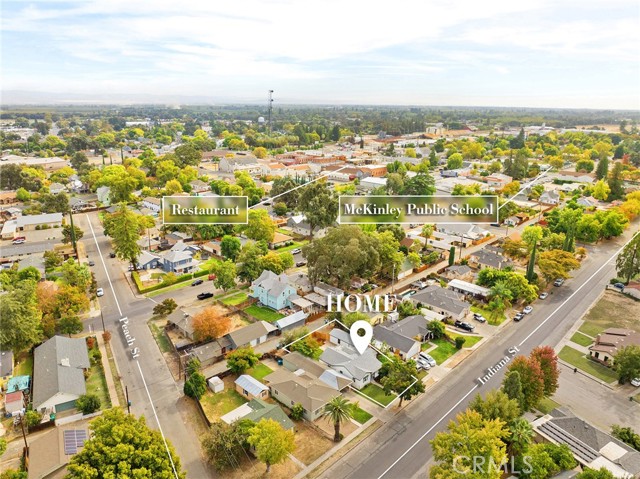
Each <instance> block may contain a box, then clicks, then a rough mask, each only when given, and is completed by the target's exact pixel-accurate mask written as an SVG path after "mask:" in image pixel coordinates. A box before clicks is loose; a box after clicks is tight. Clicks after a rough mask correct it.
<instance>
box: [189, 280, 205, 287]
mask: <svg viewBox="0 0 640 479" xmlns="http://www.w3.org/2000/svg"><path fill="white" fill-rule="evenodd" d="M202 283H204V281H203V280H201V279H196V280H195V281H194V282H193V283H191V286H198V285H199V284H202Z"/></svg>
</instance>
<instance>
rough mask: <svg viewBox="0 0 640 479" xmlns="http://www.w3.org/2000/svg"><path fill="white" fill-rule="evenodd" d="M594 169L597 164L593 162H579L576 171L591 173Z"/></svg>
mask: <svg viewBox="0 0 640 479" xmlns="http://www.w3.org/2000/svg"><path fill="white" fill-rule="evenodd" d="M594 167H595V163H594V162H593V161H592V160H578V161H577V162H576V171H583V172H585V173H591V172H592V171H593V168H594Z"/></svg>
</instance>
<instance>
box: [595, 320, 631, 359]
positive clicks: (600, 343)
mask: <svg viewBox="0 0 640 479" xmlns="http://www.w3.org/2000/svg"><path fill="white" fill-rule="evenodd" d="M626 346H640V333H638V332H637V331H634V330H633V329H622V328H609V329H605V330H604V331H602V333H600V334H598V336H596V340H595V342H594V343H593V344H592V345H591V346H589V356H591V358H592V359H595V360H596V361H599V362H601V363H602V364H606V365H607V366H610V365H612V364H613V361H614V358H615V356H616V354H618V352H619V351H620V350H621V349H622V348H624V347H626Z"/></svg>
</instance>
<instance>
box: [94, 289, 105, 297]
mask: <svg viewBox="0 0 640 479" xmlns="http://www.w3.org/2000/svg"><path fill="white" fill-rule="evenodd" d="M96 296H97V297H98V298H99V297H100V296H104V289H102V288H98V289H97V290H96Z"/></svg>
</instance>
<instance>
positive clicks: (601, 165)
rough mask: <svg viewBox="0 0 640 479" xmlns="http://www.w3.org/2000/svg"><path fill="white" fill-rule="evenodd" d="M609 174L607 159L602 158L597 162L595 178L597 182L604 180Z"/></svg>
mask: <svg viewBox="0 0 640 479" xmlns="http://www.w3.org/2000/svg"><path fill="white" fill-rule="evenodd" d="M608 174H609V158H603V159H601V160H600V161H599V162H598V167H597V168H596V178H597V179H598V180H602V179H606V178H607V175H608Z"/></svg>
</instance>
